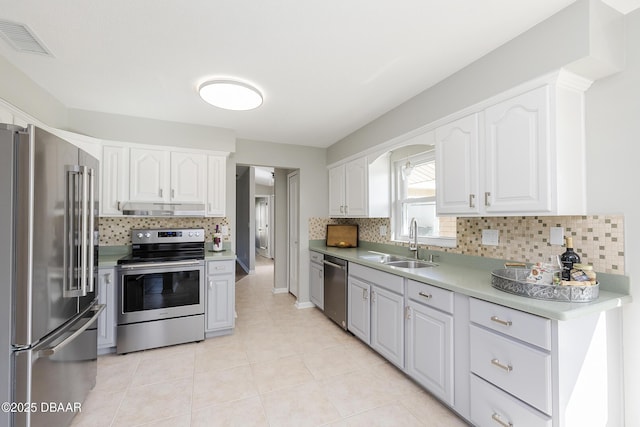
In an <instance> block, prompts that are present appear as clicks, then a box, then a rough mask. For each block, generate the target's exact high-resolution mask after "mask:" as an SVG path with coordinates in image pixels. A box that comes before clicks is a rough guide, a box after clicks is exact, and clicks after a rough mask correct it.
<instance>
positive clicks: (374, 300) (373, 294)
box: [371, 289, 376, 302]
mask: <svg viewBox="0 0 640 427" xmlns="http://www.w3.org/2000/svg"><path fill="white" fill-rule="evenodd" d="M371 302H376V291H374V290H373V289H371Z"/></svg>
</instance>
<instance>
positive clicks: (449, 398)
mask: <svg viewBox="0 0 640 427" xmlns="http://www.w3.org/2000/svg"><path fill="white" fill-rule="evenodd" d="M408 306H409V312H408V316H407V317H408V319H407V373H408V374H409V375H410V376H411V377H412V378H413V379H415V380H416V381H417V382H418V383H420V384H421V385H423V386H424V387H426V388H427V389H428V390H429V391H430V392H431V393H433V394H434V395H435V396H437V397H438V398H440V399H441V400H442V401H444V402H445V403H448V404H450V405H452V404H453V317H452V316H451V315H449V314H445V313H442V312H440V311H438V310H435V309H433V308H430V307H427V306H424V305H422V304H416V303H414V302H409V304H408Z"/></svg>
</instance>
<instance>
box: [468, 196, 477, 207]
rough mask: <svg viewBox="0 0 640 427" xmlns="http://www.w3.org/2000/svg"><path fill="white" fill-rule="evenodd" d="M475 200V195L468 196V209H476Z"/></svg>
mask: <svg viewBox="0 0 640 427" xmlns="http://www.w3.org/2000/svg"><path fill="white" fill-rule="evenodd" d="M475 199H476V195H475V194H469V207H470V208H475V207H476V204H475Z"/></svg>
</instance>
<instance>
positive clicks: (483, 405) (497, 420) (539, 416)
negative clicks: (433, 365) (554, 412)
mask: <svg viewBox="0 0 640 427" xmlns="http://www.w3.org/2000/svg"><path fill="white" fill-rule="evenodd" d="M470 394H471V396H473V397H472V399H471V421H472V422H473V424H474V425H476V426H478V427H499V426H504V427H509V426H519V425H522V426H528V427H551V425H552V423H551V417H549V416H548V415H545V414H543V413H542V412H539V411H536V410H535V409H533V408H532V407H531V406H529V405H527V404H525V403H523V402H521V401H520V400H518V399H516V398H515V397H513V396H511V395H510V394H508V393H505V392H504V391H502V390H500V389H499V388H497V387H495V386H493V385H491V384H490V383H488V382H486V381H485V380H483V379H480V378H479V377H477V376H475V375H473V374H471V388H470Z"/></svg>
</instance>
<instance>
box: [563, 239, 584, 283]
mask: <svg viewBox="0 0 640 427" xmlns="http://www.w3.org/2000/svg"><path fill="white" fill-rule="evenodd" d="M566 242H567V250H566V251H564V253H563V254H562V255H560V262H562V280H571V269H572V268H573V264H578V263H580V256H578V254H577V253H575V252H574V251H573V238H572V237H567V238H566Z"/></svg>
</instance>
